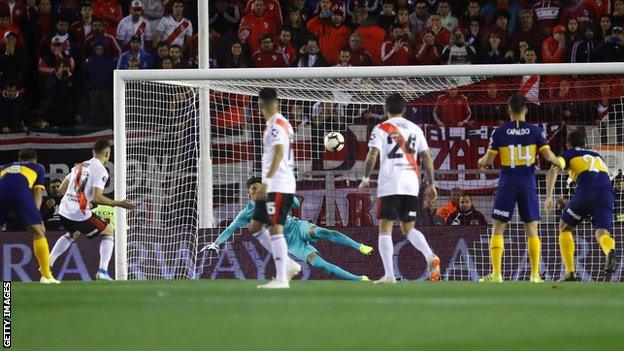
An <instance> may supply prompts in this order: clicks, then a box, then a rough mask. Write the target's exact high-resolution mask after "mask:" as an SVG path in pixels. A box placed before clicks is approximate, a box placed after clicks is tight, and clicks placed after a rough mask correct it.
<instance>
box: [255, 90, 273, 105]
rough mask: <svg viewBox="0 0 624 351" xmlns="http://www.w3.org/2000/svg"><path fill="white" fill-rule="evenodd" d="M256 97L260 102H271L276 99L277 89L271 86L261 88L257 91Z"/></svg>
mask: <svg viewBox="0 0 624 351" xmlns="http://www.w3.org/2000/svg"><path fill="white" fill-rule="evenodd" d="M258 98H259V99H260V101H261V102H262V103H265V104H266V103H272V102H274V101H277V91H276V90H275V89H273V88H262V89H260V92H259V93H258Z"/></svg>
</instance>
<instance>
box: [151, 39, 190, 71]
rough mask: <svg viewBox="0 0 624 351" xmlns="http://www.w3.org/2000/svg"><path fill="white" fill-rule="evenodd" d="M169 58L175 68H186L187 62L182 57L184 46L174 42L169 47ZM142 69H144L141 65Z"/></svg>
mask: <svg viewBox="0 0 624 351" xmlns="http://www.w3.org/2000/svg"><path fill="white" fill-rule="evenodd" d="M169 58H170V59H171V63H172V65H173V68H176V69H179V68H186V62H185V61H184V59H183V58H182V48H181V47H180V45H176V44H173V45H171V47H170V48H169ZM141 69H144V68H143V67H141Z"/></svg>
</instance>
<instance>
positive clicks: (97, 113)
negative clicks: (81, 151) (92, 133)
mask: <svg viewBox="0 0 624 351" xmlns="http://www.w3.org/2000/svg"><path fill="white" fill-rule="evenodd" d="M104 46H105V42H104V40H103V39H102V38H100V39H98V40H96V41H95V42H93V50H92V53H91V54H90V55H89V56H87V59H86V61H85V75H86V83H87V86H86V88H87V90H88V94H89V95H88V99H89V121H86V122H88V123H87V124H89V125H92V126H100V127H106V126H110V125H111V124H112V122H113V108H112V107H113V96H112V88H113V79H112V78H113V70H114V69H115V59H114V57H113V56H112V55H111V54H110V53H107V52H106V51H105V50H104Z"/></svg>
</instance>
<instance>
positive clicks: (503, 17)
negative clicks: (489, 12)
mask: <svg viewBox="0 0 624 351" xmlns="http://www.w3.org/2000/svg"><path fill="white" fill-rule="evenodd" d="M510 18H511V15H510V14H509V11H507V10H501V11H499V12H497V13H496V16H495V17H494V19H495V21H494V24H492V25H491V26H490V27H489V28H487V29H486V30H483V31H481V38H480V39H479V41H480V47H482V48H484V47H486V46H487V45H488V43H489V41H490V34H492V33H498V35H499V38H500V40H501V45H502V46H503V47H508V46H509V32H510V30H511V28H510V26H509V19H510Z"/></svg>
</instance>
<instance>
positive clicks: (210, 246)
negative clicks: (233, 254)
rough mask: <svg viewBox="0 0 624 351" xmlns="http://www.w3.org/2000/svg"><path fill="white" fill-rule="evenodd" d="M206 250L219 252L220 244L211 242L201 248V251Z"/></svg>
mask: <svg viewBox="0 0 624 351" xmlns="http://www.w3.org/2000/svg"><path fill="white" fill-rule="evenodd" d="M206 250H209V251H214V252H215V253H217V252H219V244H217V243H210V244H208V245H206V246H204V247H202V249H201V250H199V252H204V251H206Z"/></svg>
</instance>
